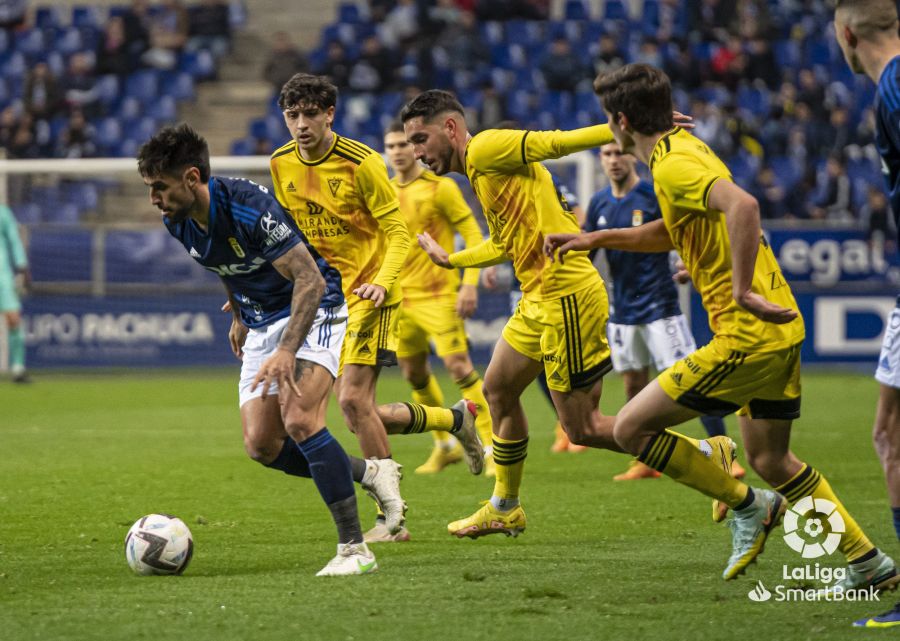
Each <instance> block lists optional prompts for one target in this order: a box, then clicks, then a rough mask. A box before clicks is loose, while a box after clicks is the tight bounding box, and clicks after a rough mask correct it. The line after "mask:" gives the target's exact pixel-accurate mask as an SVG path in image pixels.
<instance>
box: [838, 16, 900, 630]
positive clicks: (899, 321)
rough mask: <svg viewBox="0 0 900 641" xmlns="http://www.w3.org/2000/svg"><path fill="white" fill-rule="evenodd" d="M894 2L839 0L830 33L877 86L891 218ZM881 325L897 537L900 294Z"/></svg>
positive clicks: (899, 171)
mask: <svg viewBox="0 0 900 641" xmlns="http://www.w3.org/2000/svg"><path fill="white" fill-rule="evenodd" d="M897 28H898V19H897V5H896V3H895V2H893V0H838V2H837V5H836V7H835V12H834V32H835V35H836V36H837V41H838V44H839V45H840V47H841V51H843V53H844V59H845V60H846V61H847V64H848V65H850V68H851V69H853V71H855V72H856V73H859V74H865V75H866V76H868V77H869V78H870V79H871V80H872V82H874V83H875V84H876V85H877V86H878V87H877V91H876V93H875V114H876V115H875V118H876V128H875V146H876V147H877V148H878V153H879V154H881V158H882V160H883V162H882V168H883V170H884V177H885V182H886V183H887V188H888V192H889V194H890V198H891V209H892V210H893V212H894V219H895V220H897V219H898V217H900V124H898V123H900V37H898V34H897ZM897 305H898V307H897V308H896V309H894V310H893V311H892V312H891V315H890V317H889V318H888V321H887V322H886V323H885V328H886V330H885V332H884V340H883V343H882V345H881V355H880V356H879V357H878V369H877V370H876V371H875V380H877V381H878V382H879V384H880V385H879V388H880V389H879V394H878V406H877V408H876V410H875V427H874V429H873V434H872V437H873V441H874V443H875V451H876V452H877V453H878V458H879V459H881V465H882V467H883V468H884V476H885V481H886V482H887V490H888V498H889V499H890V501H891V511H892V513H893V522H894V530H895V531H896V533H897V537H898V538H900V340H897V337H898V334H897V328H898V327H900V297H898V299H897ZM854 625H855V626H860V627H868V628H889V627H893V626H898V625H900V603H897V604H896V605H894V607H893V609H891V610H889V611H888V612H885V613H884V614H881V615H878V616H874V617H868V618H865V619H861V620H859V621H856V622H855V623H854Z"/></svg>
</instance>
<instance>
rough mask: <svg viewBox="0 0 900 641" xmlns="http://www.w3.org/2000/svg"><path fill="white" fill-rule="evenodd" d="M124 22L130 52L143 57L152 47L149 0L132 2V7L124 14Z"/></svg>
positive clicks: (133, 0)
mask: <svg viewBox="0 0 900 641" xmlns="http://www.w3.org/2000/svg"><path fill="white" fill-rule="evenodd" d="M122 21H123V22H124V26H125V41H126V42H127V43H129V50H130V51H131V53H132V55H134V56H137V57H140V56H142V55H143V54H144V52H145V51H147V48H148V47H149V46H150V9H149V6H148V4H147V0H132V2H131V6H130V7H128V9H127V10H126V11H125V12H124V13H123V14H122Z"/></svg>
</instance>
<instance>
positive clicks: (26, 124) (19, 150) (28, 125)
mask: <svg viewBox="0 0 900 641" xmlns="http://www.w3.org/2000/svg"><path fill="white" fill-rule="evenodd" d="M32 125H33V123H32V121H31V118H30V117H29V116H27V115H26V116H24V117H23V118H21V119H20V120H19V121H18V123H17V124H16V127H15V129H14V131H13V135H12V139H11V140H10V143H9V147H8V148H7V151H8V152H9V157H10V158H40V157H41V155H42V154H41V147H40V145H39V144H38V142H37V139H36V137H35V135H34V129H33V127H32Z"/></svg>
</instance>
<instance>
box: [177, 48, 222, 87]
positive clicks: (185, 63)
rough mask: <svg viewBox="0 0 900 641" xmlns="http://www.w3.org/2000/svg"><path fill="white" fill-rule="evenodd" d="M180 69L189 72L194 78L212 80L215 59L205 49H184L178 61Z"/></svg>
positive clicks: (214, 71) (214, 72)
mask: <svg viewBox="0 0 900 641" xmlns="http://www.w3.org/2000/svg"><path fill="white" fill-rule="evenodd" d="M178 68H179V69H180V70H181V71H186V72H187V73H189V74H191V76H193V77H194V79H195V80H200V81H202V80H212V79H213V78H215V75H216V61H215V59H214V58H213V56H212V54H211V53H210V52H209V51H206V50H202V49H201V50H200V51H185V52H182V54H181V59H180V60H179V63H178Z"/></svg>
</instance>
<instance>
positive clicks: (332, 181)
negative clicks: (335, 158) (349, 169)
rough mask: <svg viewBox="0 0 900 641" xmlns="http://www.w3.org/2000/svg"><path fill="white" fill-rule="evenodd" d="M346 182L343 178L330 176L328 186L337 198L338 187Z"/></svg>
mask: <svg viewBox="0 0 900 641" xmlns="http://www.w3.org/2000/svg"><path fill="white" fill-rule="evenodd" d="M342 182H344V179H343V178H329V179H328V187H329V189H331V195H332V196H334V197H335V198H337V193H338V189H340V188H341V183H342Z"/></svg>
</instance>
